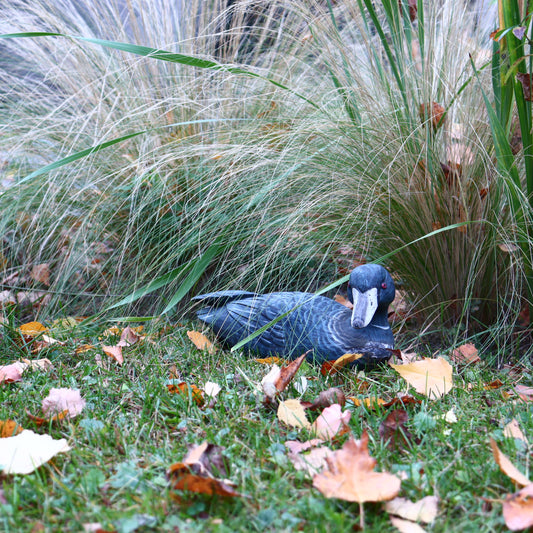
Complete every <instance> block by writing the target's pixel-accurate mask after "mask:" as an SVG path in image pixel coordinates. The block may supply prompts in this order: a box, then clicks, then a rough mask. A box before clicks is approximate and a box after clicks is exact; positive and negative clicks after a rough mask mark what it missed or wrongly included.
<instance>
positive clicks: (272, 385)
mask: <svg viewBox="0 0 533 533" xmlns="http://www.w3.org/2000/svg"><path fill="white" fill-rule="evenodd" d="M280 374H281V368H280V367H279V366H278V365H276V364H274V365H273V366H272V368H271V369H270V370H269V372H268V374H267V375H266V376H264V377H263V379H262V380H261V388H262V389H263V392H264V393H265V395H266V397H267V399H269V400H272V399H273V398H274V397H275V396H276V394H277V393H278V388H277V387H276V383H277V382H278V379H279V376H280Z"/></svg>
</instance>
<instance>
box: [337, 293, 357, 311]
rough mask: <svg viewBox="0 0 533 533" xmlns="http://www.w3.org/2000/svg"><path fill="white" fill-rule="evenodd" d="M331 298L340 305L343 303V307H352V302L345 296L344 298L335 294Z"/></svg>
mask: <svg viewBox="0 0 533 533" xmlns="http://www.w3.org/2000/svg"><path fill="white" fill-rule="evenodd" d="M333 299H334V300H335V301H336V302H337V303H339V304H341V305H344V307H347V308H348V309H353V303H352V302H350V300H348V299H347V298H345V297H344V296H342V295H341V294H336V295H335V296H334V297H333Z"/></svg>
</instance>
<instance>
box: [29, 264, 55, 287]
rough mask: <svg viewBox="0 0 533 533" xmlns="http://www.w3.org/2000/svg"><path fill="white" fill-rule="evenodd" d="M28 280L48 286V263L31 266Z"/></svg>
mask: <svg viewBox="0 0 533 533" xmlns="http://www.w3.org/2000/svg"><path fill="white" fill-rule="evenodd" d="M30 278H31V279H33V280H34V281H38V282H39V283H42V284H43V285H46V286H47V287H49V286H50V265H49V264H48V263H41V264H39V265H33V268H32V269H31V272H30Z"/></svg>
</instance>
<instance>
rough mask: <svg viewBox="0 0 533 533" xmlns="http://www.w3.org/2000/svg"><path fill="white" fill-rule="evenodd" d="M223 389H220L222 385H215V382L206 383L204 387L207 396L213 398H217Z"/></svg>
mask: <svg viewBox="0 0 533 533" xmlns="http://www.w3.org/2000/svg"><path fill="white" fill-rule="evenodd" d="M221 390H222V389H221V388H220V385H219V384H218V383H214V382H213V381H206V382H205V385H204V392H205V395H206V396H210V397H211V398H216V397H217V396H218V393H219V392H220V391H221Z"/></svg>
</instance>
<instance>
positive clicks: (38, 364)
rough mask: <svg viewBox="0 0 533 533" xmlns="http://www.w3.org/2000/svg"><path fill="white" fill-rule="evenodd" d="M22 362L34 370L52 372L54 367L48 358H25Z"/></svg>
mask: <svg viewBox="0 0 533 533" xmlns="http://www.w3.org/2000/svg"><path fill="white" fill-rule="evenodd" d="M21 361H22V362H23V363H25V364H26V365H28V366H29V367H30V368H31V369H32V370H50V369H51V368H53V366H54V365H52V361H50V359H47V358H46V357H45V358H44V359H25V358H24V357H23V358H22V359H21Z"/></svg>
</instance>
